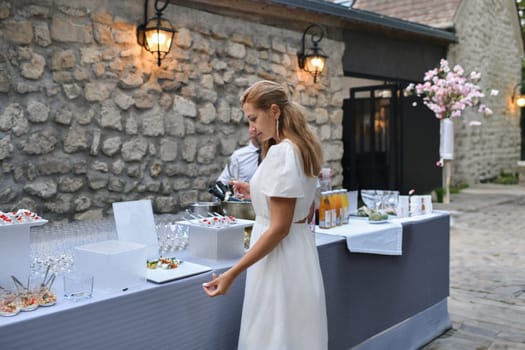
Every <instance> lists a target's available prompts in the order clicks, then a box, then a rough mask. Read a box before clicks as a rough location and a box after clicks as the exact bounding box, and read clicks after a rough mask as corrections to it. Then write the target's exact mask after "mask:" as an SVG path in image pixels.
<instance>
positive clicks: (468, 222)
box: [423, 184, 525, 350]
mask: <svg viewBox="0 0 525 350" xmlns="http://www.w3.org/2000/svg"><path fill="white" fill-rule="evenodd" d="M436 209H441V210H447V211H449V212H450V213H451V219H452V220H451V221H452V227H451V238H450V239H451V242H450V243H451V248H450V249H451V252H450V255H451V258H450V297H449V304H448V305H449V313H450V317H451V320H452V323H453V328H452V329H450V330H449V331H448V332H446V333H445V334H443V335H442V336H441V337H439V338H437V339H435V340H434V341H433V342H431V343H429V344H427V345H426V346H425V347H424V348H423V350H441V349H447V350H449V349H450V350H463V349H465V350H467V349H468V350H484V349H487V350H496V349H498V350H499V349H518V350H519V349H524V350H525V187H520V186H518V185H515V186H514V185H493V184H480V185H475V186H473V187H472V188H468V189H464V190H463V191H461V193H459V194H453V195H452V196H451V203H450V204H446V205H445V204H437V205H436Z"/></svg>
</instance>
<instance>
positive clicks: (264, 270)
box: [238, 140, 328, 350]
mask: <svg viewBox="0 0 525 350" xmlns="http://www.w3.org/2000/svg"><path fill="white" fill-rule="evenodd" d="M315 184H316V179H315V178H310V177H307V176H306V175H305V174H304V171H303V166H302V160H301V159H300V157H299V153H298V152H297V151H296V150H295V148H294V145H293V144H292V143H291V142H290V141H288V140H283V141H282V142H281V143H279V144H277V145H274V146H272V147H271V148H270V149H269V151H268V154H267V155H266V158H265V159H264V160H263V162H262V163H261V165H260V166H259V168H258V169H257V171H256V172H255V174H254V176H253V178H252V180H251V182H250V192H251V199H252V204H253V207H254V209H255V213H256V219H255V225H254V227H253V230H252V236H251V242H250V244H251V245H253V244H254V243H255V242H256V241H257V239H259V237H260V236H261V235H262V233H264V231H265V230H266V229H267V227H268V226H269V223H270V210H269V207H268V202H269V197H287V198H297V201H296V204H295V212H294V216H293V221H292V222H297V221H300V220H302V219H304V218H305V217H306V216H307V215H308V211H309V209H310V205H311V204H312V202H313V200H314V195H315ZM327 348H328V331H327V321H326V301H325V294H324V285H323V279H322V276H321V269H320V266H319V256H318V254H317V247H316V245H315V237H314V235H313V234H312V232H311V231H310V228H309V226H308V224H307V223H301V224H292V225H291V228H290V232H289V234H288V235H287V236H286V237H285V238H284V239H283V240H282V241H281V242H280V243H279V244H278V245H277V246H276V247H275V248H274V249H273V250H272V251H271V252H270V253H269V254H268V255H267V256H265V257H264V258H263V259H261V260H259V261H258V262H257V263H255V264H253V265H252V266H251V267H250V268H248V272H247V276H246V289H245V295H244V304H243V310H242V321H241V330H240V335H239V347H238V350H309V349H311V350H324V349H327Z"/></svg>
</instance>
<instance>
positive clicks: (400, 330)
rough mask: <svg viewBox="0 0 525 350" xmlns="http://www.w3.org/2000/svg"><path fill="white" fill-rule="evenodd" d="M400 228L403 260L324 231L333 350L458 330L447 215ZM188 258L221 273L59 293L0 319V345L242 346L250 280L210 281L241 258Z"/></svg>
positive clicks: (409, 343)
mask: <svg viewBox="0 0 525 350" xmlns="http://www.w3.org/2000/svg"><path fill="white" fill-rule="evenodd" d="M402 225H403V237H402V240H403V241H402V244H403V252H402V255H396V256H389V255H377V254H363V253H352V252H349V251H348V249H347V246H346V240H345V238H344V237H338V236H333V235H325V234H316V241H317V246H318V251H319V258H320V264H321V269H322V272H323V280H324V284H325V292H326V300H327V314H328V315H327V316H328V335H329V349H330V350H348V349H352V348H355V349H376V350H377V349H417V348H418V347H420V346H422V345H423V344H425V343H427V342H428V341H430V340H431V339H433V338H434V337H436V336H438V335H440V334H441V333H442V332H444V331H445V330H446V329H448V328H449V327H450V319H449V316H448V310H447V297H448V295H449V254H450V253H449V238H450V237H449V235H450V218H449V215H448V214H447V213H438V214H436V215H432V216H429V217H423V218H421V219H420V220H416V221H410V222H404V223H403V224H402ZM349 229H351V224H350V225H349ZM184 254H186V256H184V255H182V256H181V258H182V259H185V260H187V261H193V262H196V263H200V264H203V265H207V266H211V267H212V268H213V270H214V271H209V272H204V273H202V274H199V275H194V276H191V277H188V278H184V279H180V280H175V281H171V282H166V283H162V284H153V283H147V282H145V283H144V284H142V285H141V286H138V287H137V288H134V289H130V290H126V291H118V292H114V293H101V292H98V293H96V292H94V295H93V298H92V299H90V300H87V301H82V302H76V303H75V302H70V301H66V300H63V299H61V298H60V295H59V300H58V302H57V304H56V305H55V306H53V307H52V308H39V309H37V310H35V311H32V312H28V313H20V314H18V315H17V316H15V317H9V318H0V349H65V348H74V349H76V350H81V349H98V348H112V349H113V350H118V349H144V348H164V347H169V348H172V349H184V350H192V349H195V350H197V349H217V350H221V349H222V350H231V349H235V348H236V347H237V338H238V335H239V325H240V319H241V311H242V300H243V294H244V282H245V275H244V274H242V275H241V276H239V278H238V279H237V280H236V281H235V283H234V284H233V285H232V287H231V288H230V290H229V292H228V295H226V296H221V297H217V298H209V297H208V296H206V294H205V293H204V292H203V290H202V283H204V282H208V281H210V280H211V278H212V272H215V273H221V272H222V271H224V270H225V269H227V268H228V267H229V266H231V265H232V264H233V263H235V260H208V259H202V258H196V257H192V256H190V255H189V251H186V252H184ZM95 283H96V282H95ZM56 288H57V290H59V289H60V288H61V286H60V284H59V283H58V284H57V285H56ZM58 294H60V293H58Z"/></svg>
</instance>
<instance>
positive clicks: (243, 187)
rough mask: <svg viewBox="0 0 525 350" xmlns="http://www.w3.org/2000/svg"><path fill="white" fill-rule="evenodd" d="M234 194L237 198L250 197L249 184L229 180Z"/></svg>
mask: <svg viewBox="0 0 525 350" xmlns="http://www.w3.org/2000/svg"><path fill="white" fill-rule="evenodd" d="M230 184H231V185H233V193H234V196H235V197H237V198H239V199H250V198H251V196H250V184H249V183H248V182H242V181H231V183H230Z"/></svg>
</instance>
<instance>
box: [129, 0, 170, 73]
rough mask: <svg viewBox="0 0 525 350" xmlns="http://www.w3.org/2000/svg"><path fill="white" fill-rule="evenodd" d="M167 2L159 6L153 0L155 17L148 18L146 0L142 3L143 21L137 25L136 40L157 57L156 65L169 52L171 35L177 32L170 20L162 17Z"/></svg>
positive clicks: (157, 2)
mask: <svg viewBox="0 0 525 350" xmlns="http://www.w3.org/2000/svg"><path fill="white" fill-rule="evenodd" d="M167 6H168V2H167V1H166V2H165V3H164V5H163V6H161V7H159V0H155V11H156V15H155V17H152V18H150V19H149V20H148V19H147V18H148V0H146V1H145V3H144V23H143V24H140V25H139V26H138V27H137V42H138V43H139V45H140V46H143V47H144V48H145V49H146V50H148V51H149V52H151V53H152V54H153V55H155V56H156V57H157V65H159V66H160V61H161V60H162V59H163V58H164V57H165V56H166V55H167V54H168V52H170V49H171V44H172V43H173V35H174V34H175V33H176V32H177V31H176V30H175V28H174V27H173V26H172V25H171V23H170V21H168V20H167V19H165V18H163V17H162V11H164V9H166V7H167Z"/></svg>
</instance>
